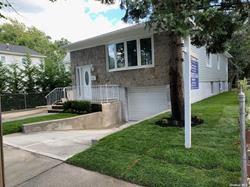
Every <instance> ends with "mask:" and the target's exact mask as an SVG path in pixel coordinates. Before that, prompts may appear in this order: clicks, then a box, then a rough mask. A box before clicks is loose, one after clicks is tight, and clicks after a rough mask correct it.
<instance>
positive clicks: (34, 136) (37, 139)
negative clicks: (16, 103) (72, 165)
mask: <svg viewBox="0 0 250 187" xmlns="http://www.w3.org/2000/svg"><path fill="white" fill-rule="evenodd" d="M133 124H134V122H133V123H127V124H125V125H122V126H120V127H118V128H112V129H105V130H77V131H44V132H36V133H29V134H23V133H16V134H10V135H5V136H4V137H3V142H4V144H5V145H9V146H12V147H16V148H19V149H22V150H26V151H29V152H33V153H37V154H41V155H44V156H48V157H51V158H55V159H58V160H62V161H64V160H67V159H68V158H70V157H72V156H73V155H75V154H77V153H79V152H82V151H84V150H85V149H87V148H89V147H90V146H91V145H92V142H93V140H100V139H101V138H103V137H105V136H107V135H110V134H112V133H115V132H117V131H120V130H122V129H124V128H127V127H129V126H131V125H133Z"/></svg>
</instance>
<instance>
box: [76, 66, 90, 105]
mask: <svg viewBox="0 0 250 187" xmlns="http://www.w3.org/2000/svg"><path fill="white" fill-rule="evenodd" d="M76 78H77V80H76V83H77V98H78V99H80V100H91V99H92V84H91V66H90V65H86V66H80V67H77V68H76Z"/></svg>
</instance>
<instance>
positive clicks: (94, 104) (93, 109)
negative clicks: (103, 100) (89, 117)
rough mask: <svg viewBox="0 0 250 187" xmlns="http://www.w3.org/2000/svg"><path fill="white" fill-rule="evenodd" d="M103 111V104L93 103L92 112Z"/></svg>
mask: <svg viewBox="0 0 250 187" xmlns="http://www.w3.org/2000/svg"><path fill="white" fill-rule="evenodd" d="M100 111H102V105H101V104H97V103H92V104H91V112H100Z"/></svg>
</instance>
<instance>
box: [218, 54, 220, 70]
mask: <svg viewBox="0 0 250 187" xmlns="http://www.w3.org/2000/svg"><path fill="white" fill-rule="evenodd" d="M220 61H221V57H220V54H217V70H220Z"/></svg>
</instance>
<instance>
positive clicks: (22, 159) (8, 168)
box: [4, 146, 137, 187]
mask: <svg viewBox="0 0 250 187" xmlns="http://www.w3.org/2000/svg"><path fill="white" fill-rule="evenodd" d="M4 156H5V176H6V187H13V186H22V187H50V186H51V187H78V186H79V187H80V186H84V187H104V186H105V187H137V185H134V184H131V183H127V182H125V181H121V180H118V179H115V178H112V177H109V176H106V175H102V174H99V173H96V172H92V171H88V170H85V169H82V168H78V167H75V166H71V165H68V164H65V163H63V162H62V161H59V160H55V159H51V158H48V157H45V156H41V155H38V154H34V153H30V152H28V151H23V150H20V149H16V148H13V147H9V146H4Z"/></svg>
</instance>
